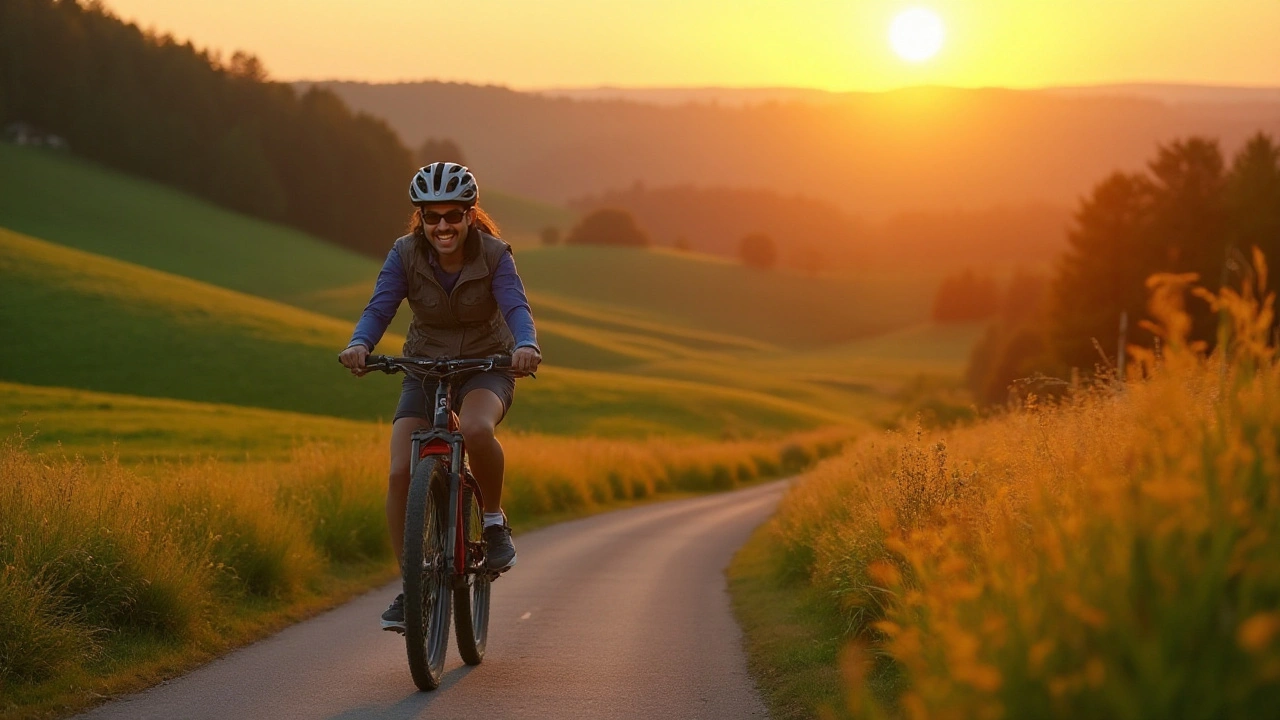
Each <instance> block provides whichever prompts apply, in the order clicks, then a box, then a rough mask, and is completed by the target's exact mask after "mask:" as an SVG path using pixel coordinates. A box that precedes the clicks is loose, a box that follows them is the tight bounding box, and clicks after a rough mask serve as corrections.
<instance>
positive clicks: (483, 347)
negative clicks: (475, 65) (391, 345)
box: [339, 162, 542, 631]
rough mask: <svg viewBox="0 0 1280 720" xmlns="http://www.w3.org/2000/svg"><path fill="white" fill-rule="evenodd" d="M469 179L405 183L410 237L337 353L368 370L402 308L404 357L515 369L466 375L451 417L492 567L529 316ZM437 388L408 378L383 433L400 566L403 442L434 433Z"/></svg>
mask: <svg viewBox="0 0 1280 720" xmlns="http://www.w3.org/2000/svg"><path fill="white" fill-rule="evenodd" d="M479 197H480V191H479V187H478V186H477V184H476V180H475V176H474V175H473V174H472V173H471V172H470V171H469V170H468V169H467V168H466V167H464V166H462V165H459V164H457V163H451V162H437V163H432V164H430V165H427V166H425V167H423V168H421V169H419V170H418V172H417V173H415V174H414V176H413V179H412V180H411V181H410V183H409V199H410V200H411V201H412V202H413V204H414V205H415V206H416V209H415V210H414V212H413V214H412V215H411V216H410V220H409V234H407V235H405V236H404V237H401V238H400V239H398V240H396V242H395V245H394V246H393V247H392V248H391V252H390V253H388V255H387V260H386V263H384V264H383V266H382V270H381V271H380V272H379V273H378V281H377V284H376V286H375V287H374V291H373V297H372V298H371V299H370V300H369V304H368V305H367V306H366V307H365V309H364V313H363V314H362V315H361V316H360V320H359V322H357V323H356V327H355V331H354V332H353V333H352V335H351V342H350V344H348V345H347V347H346V349H345V350H343V351H342V353H341V354H340V355H339V359H340V360H341V362H342V364H343V365H344V366H346V367H347V368H348V369H350V370H351V372H352V374H354V375H356V376H363V375H364V374H365V373H366V372H368V369H367V368H366V367H365V358H366V357H368V355H369V354H370V353H371V352H373V349H374V347H375V346H376V345H377V343H378V341H379V340H381V339H382V335H383V333H385V332H386V330H387V326H388V325H389V324H390V323H391V319H392V318H393V317H395V314H396V310H397V309H398V308H399V306H400V302H401V301H402V300H405V299H408V301H409V307H410V309H411V310H412V311H413V320H412V322H411V323H410V325H409V332H408V335H407V337H406V339H405V344H404V354H405V355H406V356H414V357H427V358H443V357H450V358H457V357H484V356H490V355H498V354H502V355H506V354H509V355H511V369H510V370H505V369H496V368H495V369H493V370H489V371H485V372H480V373H476V374H473V375H471V376H470V377H468V378H467V379H466V380H465V381H464V382H462V383H461V384H460V385H459V386H458V387H457V388H456V389H455V395H454V399H453V406H454V407H458V408H460V409H459V411H458V423H459V428H458V429H459V431H460V432H461V433H462V436H463V439H464V442H465V444H466V448H467V455H468V457H469V458H470V465H471V472H472V474H474V475H475V478H476V481H477V483H478V484H479V485H480V490H481V492H482V494H483V498H484V539H485V542H486V543H487V545H488V549H487V554H486V559H487V565H488V567H489V569H490V570H492V571H494V572H501V571H504V570H506V569H508V568H510V567H511V566H513V565H515V563H516V550H515V546H514V545H513V544H512V542H511V527H510V526H509V525H508V524H507V520H506V516H505V515H504V514H503V512H502V481H503V469H504V463H505V460H504V456H503V452H502V445H501V444H499V443H498V440H497V439H496V438H495V437H494V429H495V428H496V427H497V425H498V423H500V422H502V418H503V417H505V416H506V413H507V411H508V410H509V409H510V408H511V401H512V398H513V397H514V394H515V378H516V377H519V376H524V375H528V374H530V373H532V372H534V371H535V370H537V369H538V364H539V363H540V362H541V361H542V353H541V351H540V350H539V348H538V341H537V333H536V331H535V329H534V324H533V314H532V312H531V311H530V309H529V301H528V298H527V297H526V296H525V291H524V284H523V283H522V282H521V281H520V276H519V275H518V274H517V273H516V266H515V260H514V259H513V258H512V254H511V246H510V245H508V244H507V243H505V242H503V241H502V240H501V239H500V238H499V237H498V228H497V226H496V224H495V223H494V222H493V220H492V219H491V218H490V217H489V216H488V214H486V213H485V212H484V210H482V209H481V208H480V206H479V204H478V202H479ZM434 397H435V387H434V385H432V386H430V387H424V385H423V382H422V381H421V380H420V379H419V378H415V377H412V376H409V375H406V376H405V378H404V382H403V384H402V387H401V393H400V402H399V405H398V406H397V407H396V412H395V417H394V420H393V421H392V425H391V471H390V474H389V480H388V487H387V525H388V528H389V530H390V534H391V545H392V547H393V548H394V549H395V553H396V560H397V562H402V561H403V558H402V549H403V548H402V546H403V544H404V522H405V505H406V499H407V494H408V490H409V480H410V477H409V469H410V461H411V458H410V456H411V446H412V445H411V438H412V435H413V433H414V431H416V430H419V429H422V428H427V427H430V426H431V418H432V408H430V407H428V405H429V404H430V403H431V401H432V399H433V398H434ZM382 627H383V629H384V630H401V631H403V629H404V596H403V594H401V595H399V596H397V597H396V599H395V601H394V602H392V603H391V606H390V607H389V608H387V610H386V612H384V613H383V614H382Z"/></svg>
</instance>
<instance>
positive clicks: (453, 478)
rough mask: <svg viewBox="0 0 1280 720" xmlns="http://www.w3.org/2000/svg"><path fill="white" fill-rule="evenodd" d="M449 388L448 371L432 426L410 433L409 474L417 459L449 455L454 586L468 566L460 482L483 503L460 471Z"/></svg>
mask: <svg viewBox="0 0 1280 720" xmlns="http://www.w3.org/2000/svg"><path fill="white" fill-rule="evenodd" d="M452 392H453V382H452V378H450V377H449V376H448V375H445V376H442V377H441V378H440V379H439V381H438V383H437V385H436V397H435V403H434V404H433V405H432V407H433V408H434V418H433V422H432V427H431V429H429V430H416V431H414V433H413V435H412V442H413V450H412V455H410V461H409V475H410V477H412V476H413V473H414V471H415V470H416V469H417V467H418V463H420V462H423V461H428V460H430V461H435V459H438V458H439V457H440V456H441V455H448V456H449V500H448V502H449V508H450V509H451V511H452V514H453V521H454V522H453V524H454V528H453V532H451V533H449V535H448V537H447V538H446V539H445V556H446V557H452V558H453V572H454V579H453V585H454V587H457V586H458V585H459V584H463V583H465V582H466V574H467V572H468V570H469V568H468V567H467V542H466V537H465V536H464V531H465V518H463V516H462V513H463V508H462V487H463V483H466V484H467V485H468V486H469V487H470V488H471V492H472V493H474V494H475V498H476V502H477V503H478V504H479V505H480V507H481V508H483V507H484V494H483V493H482V492H481V491H480V485H479V483H477V482H475V480H474V479H473V478H471V477H470V476H469V475H468V474H466V473H464V472H463V462H462V458H463V453H464V452H465V450H466V445H465V443H464V442H463V438H462V433H460V432H458V427H457V421H456V419H455V415H454V414H453V408H452V404H451V394H452ZM473 571H474V572H479V571H480V568H478V567H477V568H475V569H474V570H473Z"/></svg>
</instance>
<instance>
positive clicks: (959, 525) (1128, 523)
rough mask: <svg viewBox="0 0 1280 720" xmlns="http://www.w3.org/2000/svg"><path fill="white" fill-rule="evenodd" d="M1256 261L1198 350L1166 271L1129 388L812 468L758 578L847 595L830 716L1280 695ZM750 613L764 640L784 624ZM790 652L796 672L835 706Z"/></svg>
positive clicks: (1272, 385) (1264, 711) (839, 618)
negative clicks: (1153, 346) (1218, 332)
mask: <svg viewBox="0 0 1280 720" xmlns="http://www.w3.org/2000/svg"><path fill="white" fill-rule="evenodd" d="M1191 277H1194V276H1191ZM1253 277H1256V278H1260V279H1258V280H1257V283H1258V288H1260V289H1261V290H1254V289H1252V288H1250V289H1248V290H1246V291H1244V292H1243V293H1236V292H1234V291H1230V290H1226V291H1223V292H1222V293H1221V294H1219V295H1218V296H1216V298H1215V300H1214V302H1215V303H1217V306H1218V307H1220V308H1221V309H1222V311H1223V313H1224V314H1223V318H1224V325H1223V328H1222V332H1223V335H1222V337H1223V341H1222V343H1221V344H1220V346H1219V354H1216V355H1213V356H1210V357H1204V356H1203V355H1202V354H1201V353H1200V351H1198V350H1194V349H1192V348H1190V347H1189V346H1188V343H1187V333H1188V332H1189V328H1190V325H1191V324H1190V321H1189V319H1188V318H1187V316H1186V315H1185V314H1183V312H1182V309H1181V308H1182V304H1181V300H1180V298H1181V297H1183V295H1184V293H1185V290H1186V287H1185V285H1186V283H1187V277H1185V276H1157V278H1155V279H1154V280H1155V281H1156V282H1155V285H1154V286H1153V287H1154V288H1155V292H1154V297H1153V304H1152V312H1153V315H1154V317H1155V318H1156V321H1157V326H1158V328H1159V332H1158V334H1159V336H1160V337H1162V338H1163V340H1164V342H1162V348H1161V352H1160V353H1159V354H1156V353H1155V352H1152V351H1147V350H1136V351H1134V352H1133V354H1134V356H1135V362H1134V366H1135V367H1133V369H1132V373H1131V375H1130V377H1129V379H1128V382H1126V383H1125V384H1124V385H1123V387H1120V386H1117V385H1113V384H1102V385H1098V386H1096V387H1093V388H1078V389H1077V392H1076V394H1075V395H1074V397H1072V398H1070V399H1068V400H1065V401H1063V402H1061V403H1058V404H1052V403H1049V404H1046V403H1043V402H1033V403H1031V404H1030V405H1029V406H1028V407H1026V408H1024V409H1021V410H1019V411H1015V412H1010V413H1008V414H1006V415H1004V416H1000V417H997V418H994V419H990V420H988V421H986V422H983V423H979V424H976V425H972V426H969V427H965V428H961V429H958V430H954V431H951V432H945V433H943V432H926V431H918V432H915V433H900V434H895V435H891V436H887V437H885V436H882V437H875V438H865V439H864V440H863V441H861V442H859V443H858V444H857V445H855V446H854V447H853V448H851V449H850V450H849V451H848V452H847V453H846V454H845V455H843V456H841V457H838V458H834V459H832V460H830V461H828V462H826V463H824V464H822V465H821V466H819V467H818V468H817V469H816V470H814V471H813V472H811V473H810V474H808V475H807V476H805V477H804V478H803V479H802V480H801V481H800V482H799V483H797V484H796V485H795V486H794V488H793V489H792V491H791V492H789V493H788V495H787V496H786V497H785V498H784V499H783V502H782V505H781V506H780V509H779V512H778V515H777V517H776V518H775V519H774V520H773V521H772V524H771V525H770V526H769V527H768V529H767V530H766V531H765V532H766V533H767V534H768V535H769V539H770V541H771V543H772V544H773V546H774V547H775V548H778V549H780V550H781V552H779V553H778V554H777V555H775V556H774V557H773V559H772V560H770V561H767V562H766V563H764V564H763V565H760V564H757V565H756V566H755V567H747V568H746V569H745V570H744V571H743V573H742V574H741V577H742V579H743V580H744V582H742V583H739V585H738V586H737V587H738V588H739V589H740V590H741V591H742V592H744V593H746V594H748V595H752V596H757V597H760V596H763V595H765V594H767V593H768V592H769V589H770V588H769V585H768V581H769V579H770V578H771V577H776V576H777V574H778V573H785V572H787V571H789V572H791V573H793V574H799V575H800V576H801V577H804V578H806V579H807V585H808V589H809V590H812V591H815V592H816V593H817V594H818V595H820V596H823V597H825V598H826V599H827V600H826V603H827V605H826V607H827V609H826V614H827V616H828V617H829V618H830V619H834V620H835V621H836V622H837V623H838V625H839V626H840V627H842V628H844V630H843V633H842V636H843V643H842V644H843V646H844V647H843V650H842V651H841V652H840V654H839V656H838V659H837V658H836V657H833V656H831V655H828V656H827V659H826V663H827V667H828V669H835V670H837V671H838V672H839V674H840V676H841V678H842V685H843V693H842V694H843V696H844V697H843V698H842V699H841V701H840V703H839V704H838V705H837V708H836V710H835V711H833V712H831V713H830V714H829V716H832V717H835V716H851V717H859V718H883V717H906V718H949V717H954V718H968V717H991V718H1000V717H1010V718H1023V717H1036V718H1077V717H1131V718H1168V717H1215V718H1217V717H1222V718H1227V717H1238V718H1252V717H1264V716H1268V715H1272V714H1274V711H1275V708H1276V707H1277V703H1280V612H1278V611H1277V599H1278V598H1280V484H1277V481H1276V478H1277V477H1278V474H1277V468H1280V449H1278V447H1277V444H1276V437H1275V428H1276V427H1277V426H1278V425H1280V362H1277V361H1278V360H1280V348H1277V347H1276V346H1275V345H1274V344H1273V343H1274V337H1273V336H1272V335H1271V329H1272V321H1273V319H1274V315H1273V312H1272V307H1271V306H1272V303H1273V301H1274V298H1268V299H1267V300H1266V301H1265V302H1263V301H1262V300H1261V298H1262V296H1263V293H1265V286H1266V280H1265V270H1260V271H1259V272H1258V273H1257V275H1256V276H1253ZM748 559H752V558H748ZM755 559H758V554H757V556H755ZM750 601H751V599H750V598H744V599H740V603H747V604H750ZM743 617H744V618H748V616H746V615H744V616H743ZM746 622H747V625H748V627H747V634H748V638H749V641H748V645H749V647H754V646H756V645H757V644H758V642H757V641H759V642H765V641H766V640H769V639H770V638H772V639H774V640H778V635H777V633H776V632H775V630H774V628H773V626H772V623H771V622H770V621H767V620H766V621H764V622H761V621H758V620H757V621H751V620H749V619H747V620H746ZM780 642H781V644H782V645H783V646H784V648H783V650H781V651H779V650H777V649H776V648H775V649H773V650H769V651H768V652H770V653H772V656H773V657H781V656H785V654H786V652H788V649H787V648H790V650H791V651H794V650H795V646H794V645H789V644H788V641H787V639H786V638H782V639H781V640H780ZM780 670H781V671H782V674H783V676H784V677H783V678H782V679H781V680H778V679H777V678H774V679H773V680H769V679H766V682H772V683H773V684H774V686H775V690H778V688H782V690H779V692H782V693H783V694H784V695H788V697H790V698H791V699H794V698H795V696H797V695H799V696H801V698H802V699H801V701H800V702H801V704H802V705H805V704H808V707H810V709H811V710H812V709H813V708H815V707H816V706H817V705H819V704H821V703H823V702H830V701H831V698H832V694H831V693H830V691H829V688H826V689H823V688H815V689H813V690H812V691H801V692H798V693H788V692H784V690H785V689H786V688H788V687H794V680H795V679H794V678H791V677H789V676H787V674H786V672H785V668H780Z"/></svg>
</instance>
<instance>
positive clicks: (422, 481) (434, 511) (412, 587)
mask: <svg viewBox="0 0 1280 720" xmlns="http://www.w3.org/2000/svg"><path fill="white" fill-rule="evenodd" d="M452 517H453V513H452V512H451V511H450V508H449V471H448V466H447V465H446V464H445V463H444V462H443V461H441V460H436V461H434V462H422V463H419V464H418V467H417V468H416V469H415V470H414V471H413V478H412V479H411V480H410V482H409V504H408V508H407V510H406V511H405V522H404V568H403V575H404V639H405V646H406V648H407V650H408V652H409V672H410V674H412V675H413V683H414V684H415V685H417V686H418V689H419V690H435V689H436V688H437V687H439V686H440V678H441V676H442V675H443V674H444V656H445V653H446V651H447V650H448V647H449V605H450V600H451V599H452V592H451V591H450V587H449V584H450V575H451V574H452V567H451V562H450V558H449V557H448V556H447V555H446V554H445V548H446V543H445V538H446V537H448V534H449V533H450V532H451V528H450V525H451V524H452V523H451V522H450V520H451V519H452Z"/></svg>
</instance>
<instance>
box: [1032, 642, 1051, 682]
mask: <svg viewBox="0 0 1280 720" xmlns="http://www.w3.org/2000/svg"><path fill="white" fill-rule="evenodd" d="M1053 645H1054V642H1053V638H1044V639H1043V640H1040V641H1038V642H1036V643H1035V644H1034V645H1032V646H1031V649H1030V650H1028V651H1027V664H1028V665H1030V667H1031V672H1033V673H1038V672H1040V671H1041V670H1042V669H1044V661H1045V660H1046V659H1048V657H1049V653H1051V652H1053Z"/></svg>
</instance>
